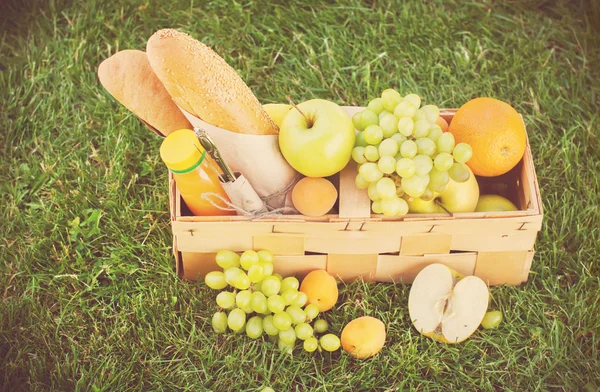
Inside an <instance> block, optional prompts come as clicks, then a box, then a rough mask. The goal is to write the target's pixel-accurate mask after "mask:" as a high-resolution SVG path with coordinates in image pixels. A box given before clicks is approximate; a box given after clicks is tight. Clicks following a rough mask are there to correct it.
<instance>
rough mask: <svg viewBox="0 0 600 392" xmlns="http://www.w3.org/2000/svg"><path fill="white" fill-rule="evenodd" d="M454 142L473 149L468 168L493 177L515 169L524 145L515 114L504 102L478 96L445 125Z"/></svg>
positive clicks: (524, 135) (524, 138)
mask: <svg viewBox="0 0 600 392" xmlns="http://www.w3.org/2000/svg"><path fill="white" fill-rule="evenodd" d="M448 132H449V133H452V134H453V135H454V138H455V140H456V142H457V143H461V142H464V143H467V144H469V145H471V147H473V157H472V158H471V159H470V160H469V162H468V166H469V167H470V168H471V170H472V171H473V173H475V174H476V175H478V176H484V177H494V176H499V175H502V174H504V173H506V172H508V171H509V170H511V169H512V168H513V167H515V166H516V165H517V164H518V163H519V161H520V160H521V158H523V154H524V153H525V147H526V144H527V135H526V132H525V125H524V124H523V120H522V119H521V116H519V113H518V112H517V111H516V110H515V108H513V107H512V106H511V105H509V104H508V103H506V102H503V101H500V100H498V99H495V98H489V97H481V98H475V99H472V100H470V101H468V102H466V103H465V104H463V105H462V106H461V107H460V108H459V109H458V111H457V112H456V114H455V115H454V118H453V119H452V121H451V122H450V125H449V126H448Z"/></svg>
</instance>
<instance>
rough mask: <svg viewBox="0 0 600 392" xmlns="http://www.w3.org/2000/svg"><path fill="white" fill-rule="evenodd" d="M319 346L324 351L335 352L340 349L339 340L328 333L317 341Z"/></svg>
mask: <svg viewBox="0 0 600 392" xmlns="http://www.w3.org/2000/svg"><path fill="white" fill-rule="evenodd" d="M319 344H320V345H321V347H322V348H323V350H325V351H330V352H331V351H335V350H337V349H339V348H340V345H341V342H340V338H338V337H337V336H335V335H334V334H332V333H328V334H326V335H323V336H321V339H319Z"/></svg>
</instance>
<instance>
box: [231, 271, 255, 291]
mask: <svg viewBox="0 0 600 392" xmlns="http://www.w3.org/2000/svg"><path fill="white" fill-rule="evenodd" d="M251 284H252V282H251V281H250V277H248V275H246V274H245V273H243V272H242V273H241V274H237V275H236V276H234V277H233V279H231V285H232V286H233V287H235V288H236V289H238V290H246V289H247V288H248V287H250V285H251Z"/></svg>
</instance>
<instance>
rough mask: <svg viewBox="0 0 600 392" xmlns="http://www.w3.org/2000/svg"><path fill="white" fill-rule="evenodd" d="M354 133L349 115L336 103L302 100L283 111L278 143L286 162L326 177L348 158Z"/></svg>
mask: <svg viewBox="0 0 600 392" xmlns="http://www.w3.org/2000/svg"><path fill="white" fill-rule="evenodd" d="M355 139H356V135H355V132H354V126H353V125H352V119H351V118H350V117H349V116H348V114H347V113H346V112H345V111H344V110H343V109H342V108H341V107H340V106H339V105H338V104H336V103H334V102H331V101H327V100H324V99H311V100H309V101H305V102H302V103H300V104H298V105H296V107H295V108H294V109H292V110H290V111H289V113H288V114H286V116H285V118H284V119H283V122H282V124H281V127H280V131H279V147H280V148H281V153H282V154H283V156H284V158H285V159H286V160H287V161H288V163H289V164H290V165H291V166H292V167H293V168H294V169H296V170H297V171H298V172H300V173H301V174H303V175H305V176H306V177H328V176H331V175H333V174H335V173H338V172H339V171H341V170H342V169H343V168H344V167H345V166H346V165H347V164H348V162H349V161H350V155H351V153H352V148H353V147H354V143H355Z"/></svg>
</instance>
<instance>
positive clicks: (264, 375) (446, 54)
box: [0, 0, 600, 392]
mask: <svg viewBox="0 0 600 392" xmlns="http://www.w3.org/2000/svg"><path fill="white" fill-rule="evenodd" d="M599 21H600V6H599V4H598V2H595V1H592V0H590V1H587V2H584V1H571V2H567V1H557V2H550V1H542V0H538V1H504V2H503V1H481V2H474V1H433V0H431V1H425V2H421V1H412V2H392V1H364V2H359V1H340V2H333V1H327V2H316V1H309V0H302V1H296V2H288V1H279V2H270V3H267V2H261V1H249V0H245V1H211V2H208V1H206V2H202V1H199V0H186V1H132V0H115V1H100V0H90V1H86V2H83V1H82V2H77V1H67V0H45V1H43V0H30V1H20V0H3V1H0V29H1V30H0V151H1V157H0V200H1V207H2V208H0V222H1V223H0V389H1V390H4V391H21V390H31V391H46V390H57V391H73V390H75V391H115V390H118V391H138V390H169V391H172V390H190V391H191V390H193V391H199V390H214V391H227V390H235V391H255V390H260V389H261V388H262V387H263V386H272V387H273V388H274V389H275V390H276V391H295V390H298V391H304V390H315V391H359V390H369V391H374V390H380V391H397V390H453V391H458V390H486V391H487V390H515V391H533V390H565V391H590V392H591V391H598V390H600V358H599V357H600V354H599V351H600V278H599V276H600V260H599V258H600V257H599V256H600V250H599V249H600V231H599V228H598V227H599V225H600V213H599V210H598V209H599V207H598V205H599V204H600V196H599V195H600V144H599V142H598V137H599V125H598V124H599V109H598V108H599V106H600V105H599V104H600V98H599V97H600V95H599V94H600V78H599V76H600V75H599V73H600V71H599V70H600V52H599V49H600V40H599V36H600V30H599V27H598V26H599V25H600V23H598V22H599ZM164 27H173V28H178V29H180V30H182V31H185V32H188V33H190V34H192V35H193V36H194V37H195V38H197V39H199V40H201V41H203V42H205V43H206V44H208V45H210V46H211V47H213V48H214V49H215V50H216V51H217V52H218V53H219V54H220V55H222V56H223V57H224V58H225V59H226V60H227V61H228V62H229V64H231V65H232V66H233V67H234V68H235V69H236V70H237V71H238V72H239V74H240V75H241V76H242V78H243V79H244V80H245V81H246V82H247V84H248V85H249V86H250V87H251V88H252V90H253V91H254V93H255V94H256V95H257V97H258V98H259V99H260V101H261V102H263V103H269V102H285V97H286V95H290V96H291V97H292V98H293V99H294V100H295V101H296V102H301V101H303V100H307V99H310V98H315V97H319V98H324V99H329V100H332V101H334V102H336V103H339V104H342V105H364V104H366V103H367V102H368V100H369V99H370V98H372V97H373V96H376V95H378V94H380V92H381V91H382V90H383V89H385V88H388V87H392V88H396V89H398V90H399V91H400V92H401V93H402V94H407V93H409V92H416V93H418V94H420V95H421V96H422V97H423V98H424V102H426V103H433V104H436V105H438V106H440V107H447V108H451V107H459V106H460V105H461V104H462V103H464V102H466V101H467V100H469V99H471V98H474V97H477V96H493V97H496V98H499V99H502V100H504V101H506V102H509V103H510V104H512V105H513V106H514V107H515V108H516V109H517V110H518V111H519V112H520V113H522V114H523V116H524V119H525V122H526V124H527V128H528V133H529V138H530V142H531V146H532V151H533V156H534V161H535V165H536V169H537V174H538V179H539V183H540V188H541V193H542V200H543V207H544V212H545V218H544V224H543V228H542V231H541V232H540V233H539V236H538V239H537V244H536V250H537V253H536V256H535V259H534V261H533V266H532V271H531V275H530V279H529V281H528V282H527V283H526V284H524V285H522V286H519V287H495V288H493V289H492V301H491V305H490V306H491V308H494V309H500V310H501V311H503V313H504V315H505V320H504V322H503V323H502V324H501V326H500V327H499V328H498V329H496V330H492V331H483V330H479V331H478V332H476V333H475V334H474V335H473V337H472V338H471V339H469V340H468V341H466V342H465V343H463V344H460V345H457V346H454V345H452V346H450V345H444V344H438V343H436V342H433V341H431V340H429V339H426V338H423V337H421V336H419V335H418V334H417V333H415V330H414V329H412V327H411V324H410V320H409V317H408V312H407V307H406V303H407V298H408V290H409V287H406V286H403V285H400V284H398V285H391V284H364V283H360V282H356V283H352V284H350V285H348V286H340V293H341V297H340V300H339V303H338V306H337V308H336V309H335V311H332V312H331V313H330V314H329V315H328V316H327V318H328V320H329V321H330V323H331V325H332V327H333V330H334V331H335V332H338V333H339V331H340V330H341V328H342V327H343V325H344V324H345V323H346V322H348V321H350V320H351V319H353V318H355V317H358V316H361V315H366V314H368V315H372V316H375V317H378V318H380V319H381V320H383V321H384V322H385V324H386V326H387V328H388V339H387V342H386V346H385V348H384V349H383V351H382V352H381V353H380V354H379V355H378V356H377V357H375V358H373V359H371V360H368V361H357V360H354V359H351V358H350V357H349V356H348V355H345V354H343V353H341V352H336V353H333V354H329V353H320V354H316V355H308V354H306V353H303V352H302V351H301V350H297V354H295V355H294V357H292V358H290V357H288V356H286V355H285V354H282V353H280V352H279V351H278V350H277V349H276V348H274V347H273V345H271V344H270V343H268V342H263V341H251V340H250V339H248V338H245V337H243V336H215V335H214V334H213V333H212V330H211V326H210V316H211V315H212V313H213V312H214V311H215V305H213V304H214V293H213V292H211V291H210V290H208V289H207V288H206V287H205V286H204V285H203V284H201V283H199V282H196V283H190V282H183V281H181V280H179V279H178V278H177V277H176V275H175V274H174V270H173V258H172V253H171V244H172V237H171V235H170V229H169V216H168V212H167V211H168V194H167V169H166V167H165V166H164V165H163V164H162V162H161V161H160V158H159V154H158V148H159V146H160V142H161V139H159V138H158V137H156V136H155V135H154V134H152V133H150V132H149V131H148V130H147V129H146V128H144V127H143V126H142V125H141V124H140V122H139V121H138V120H137V119H136V118H135V117H134V116H133V115H132V114H131V113H129V112H128V111H127V110H126V109H125V108H124V107H122V106H121V105H119V104H118V103H117V102H115V100H113V99H112V98H111V97H110V96H109V95H108V94H107V93H106V91H104V90H103V88H102V87H101V85H100V84H99V83H98V80H97V75H96V70H97V66H98V64H99V63H100V62H101V61H102V60H103V59H105V58H107V57H108V56H110V55H111V54H113V53H115V52H116V51H117V50H123V49H130V48H135V49H142V50H143V49H144V47H145V42H146V40H147V39H148V37H149V36H150V35H151V34H152V33H153V32H154V31H155V30H157V29H159V28H164Z"/></svg>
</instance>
